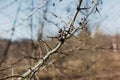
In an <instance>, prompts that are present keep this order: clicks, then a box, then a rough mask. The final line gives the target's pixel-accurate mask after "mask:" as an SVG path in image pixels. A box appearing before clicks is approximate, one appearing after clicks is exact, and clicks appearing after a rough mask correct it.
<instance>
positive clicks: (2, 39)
mask: <svg viewBox="0 0 120 80" xmlns="http://www.w3.org/2000/svg"><path fill="white" fill-rule="evenodd" d="M92 1H94V2H95V3H96V5H97V7H96V8H95V10H93V12H92V14H90V16H89V17H88V18H87V21H88V23H87V25H86V31H81V30H80V31H78V32H77V33H76V34H75V35H74V36H73V37H71V38H70V39H69V40H68V41H66V42H65V43H64V45H63V46H62V47H61V48H60V49H59V50H58V51H59V53H61V54H56V55H53V56H51V57H50V58H49V60H47V63H48V64H49V63H50V62H52V64H50V65H48V64H47V65H45V66H44V67H43V69H41V70H40V71H38V72H37V73H36V75H35V76H34V80H119V79H120V63H119V62H120V54H119V53H120V22H119V21H120V18H119V17H120V8H119V7H120V5H119V2H120V1H119V0H109V1H108V0H83V2H82V6H81V7H84V8H86V7H87V8H90V9H86V10H83V11H81V12H80V13H79V15H78V16H77V19H76V21H75V23H74V26H77V25H78V24H79V22H80V20H81V19H82V18H84V17H85V15H88V14H89V13H90V12H91V10H92V6H93V4H92ZM77 4H78V0H29V1H28V0H0V78H2V77H4V76H6V75H14V74H21V73H23V72H24V71H25V70H26V69H27V68H28V67H30V66H31V65H33V64H34V63H35V62H37V61H38V59H39V58H41V57H42V56H44V55H45V54H46V53H47V52H48V51H50V50H51V48H54V47H55V46H56V44H57V42H58V40H57V39H51V38H48V37H55V36H56V35H58V30H59V29H66V28H67V24H68V23H69V21H70V20H71V18H72V16H73V14H74V12H75V10H76V7H77ZM39 40H44V41H45V42H44V41H39ZM38 42H39V43H38ZM46 43H47V45H49V47H50V48H46ZM8 66H12V67H10V68H9V69H6V70H2V69H3V68H7V67H8ZM18 66H19V67H18ZM12 80H14V78H13V79H12Z"/></svg>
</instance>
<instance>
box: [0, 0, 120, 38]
mask: <svg viewBox="0 0 120 80" xmlns="http://www.w3.org/2000/svg"><path fill="white" fill-rule="evenodd" d="M11 1H14V0H5V1H3V2H2V1H1V0H0V19H1V20H0V38H10V34H11V31H10V29H11V28H12V27H13V21H14V19H15V15H16V11H17V8H18V7H19V6H20V5H19V4H20V2H21V1H22V0H18V2H17V3H13V4H12V5H11V6H9V7H8V8H6V9H2V8H3V6H5V5H7V4H9V3H10V2H11ZM36 1H37V0H36ZM53 1H54V0H53ZM57 1H59V0H56V2H55V5H56V7H53V6H51V10H50V11H54V13H55V14H56V15H58V16H60V17H61V18H62V19H63V20H64V21H66V22H68V21H69V19H70V18H71V17H70V16H71V15H73V12H74V10H75V8H76V4H77V2H74V0H63V1H61V2H58V3H57ZM119 3H120V0H103V4H102V5H100V6H99V10H100V15H99V14H97V13H96V14H93V15H92V19H91V20H90V25H91V28H92V29H93V30H94V27H95V26H96V25H95V24H99V26H100V27H99V28H100V30H102V31H103V32H104V33H105V34H109V35H115V34H118V33H120V5H119ZM69 4H70V5H69ZM22 6H24V7H22V8H26V4H23V3H22ZM69 6H70V8H71V9H72V10H70V9H69ZM56 8H57V9H56ZM66 8H67V11H70V12H69V13H67V11H66ZM27 13H28V12H27ZM27 13H26V14H22V13H20V14H19V16H21V17H18V20H17V24H19V23H20V22H21V21H22V20H23V19H24V17H25V16H27V15H28V14H27ZM41 14H42V13H41ZM47 15H50V14H47ZM49 19H53V21H56V23H59V22H60V20H58V19H56V18H53V17H49ZM57 21H58V22H57ZM23 24H24V26H23V25H20V26H18V27H16V31H15V34H14V39H21V38H30V28H28V27H25V26H27V24H26V23H23ZM35 25H37V23H35ZM45 25H46V26H49V25H51V26H54V25H53V24H49V23H47V22H46V24H45ZM59 26H63V24H60V25H59ZM38 29H39V28H37V27H36V28H35V30H34V36H37V33H36V30H38ZM45 29H46V30H47V31H46V32H45V33H44V34H46V35H49V34H51V35H52V34H54V33H56V29H57V28H56V27H50V29H49V28H48V27H46V28H45Z"/></svg>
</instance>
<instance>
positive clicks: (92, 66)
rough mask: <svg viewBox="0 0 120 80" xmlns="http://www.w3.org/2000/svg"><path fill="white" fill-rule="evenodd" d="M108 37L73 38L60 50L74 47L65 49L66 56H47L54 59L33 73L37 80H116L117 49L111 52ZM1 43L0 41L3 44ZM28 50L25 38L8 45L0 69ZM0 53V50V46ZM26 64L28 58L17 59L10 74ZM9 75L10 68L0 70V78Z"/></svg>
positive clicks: (119, 74)
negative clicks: (5, 56)
mask: <svg viewBox="0 0 120 80" xmlns="http://www.w3.org/2000/svg"><path fill="white" fill-rule="evenodd" d="M112 38H113V37H111V36H101V37H97V38H94V39H90V40H88V39H85V40H83V41H81V40H80V39H76V38H74V37H73V38H71V39H70V40H69V41H67V42H66V43H65V44H64V46H62V48H61V49H60V51H65V50H70V49H74V50H71V51H68V52H66V54H67V55H66V54H57V55H53V56H51V57H50V59H49V60H48V61H47V62H50V61H51V60H55V62H54V63H53V64H51V65H48V66H46V68H43V69H42V70H40V71H39V72H37V73H36V76H37V77H38V78H39V79H40V80H120V54H119V53H120V51H119V50H118V51H117V53H114V52H113V50H112V49H110V48H111V45H112ZM119 39H120V38H119ZM86 40H88V41H86ZM118 41H120V40H118ZM3 42H5V41H3ZM3 42H2V43H0V44H1V45H2V46H5V44H3ZM48 43H49V44H50V45H51V46H52V47H54V46H55V45H53V43H54V42H51V41H48ZM119 43H120V42H118V48H119ZM28 46H29V47H28ZM42 46H43V45H42ZM95 47H98V48H105V49H106V50H101V49H97V50H96V49H92V48H95ZM78 48H79V49H78ZM30 49H31V47H30V42H29V41H26V42H16V43H14V44H12V45H11V48H10V51H9V53H8V57H7V59H6V62H5V63H4V65H3V66H2V67H1V68H3V67H6V66H7V65H10V64H11V63H13V62H14V61H16V60H17V59H19V58H21V57H22V56H24V55H30ZM109 49H110V50H109ZM43 50H45V49H44V48H43ZM1 52H3V50H2V49H1ZM43 52H45V51H43ZM29 65H30V64H29V61H28V59H25V60H23V61H21V62H19V63H18V64H16V66H14V68H13V69H14V74H20V73H22V72H24V71H25V69H26V68H28V67H29ZM10 74H11V70H7V71H4V72H0V77H3V76H5V75H10Z"/></svg>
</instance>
